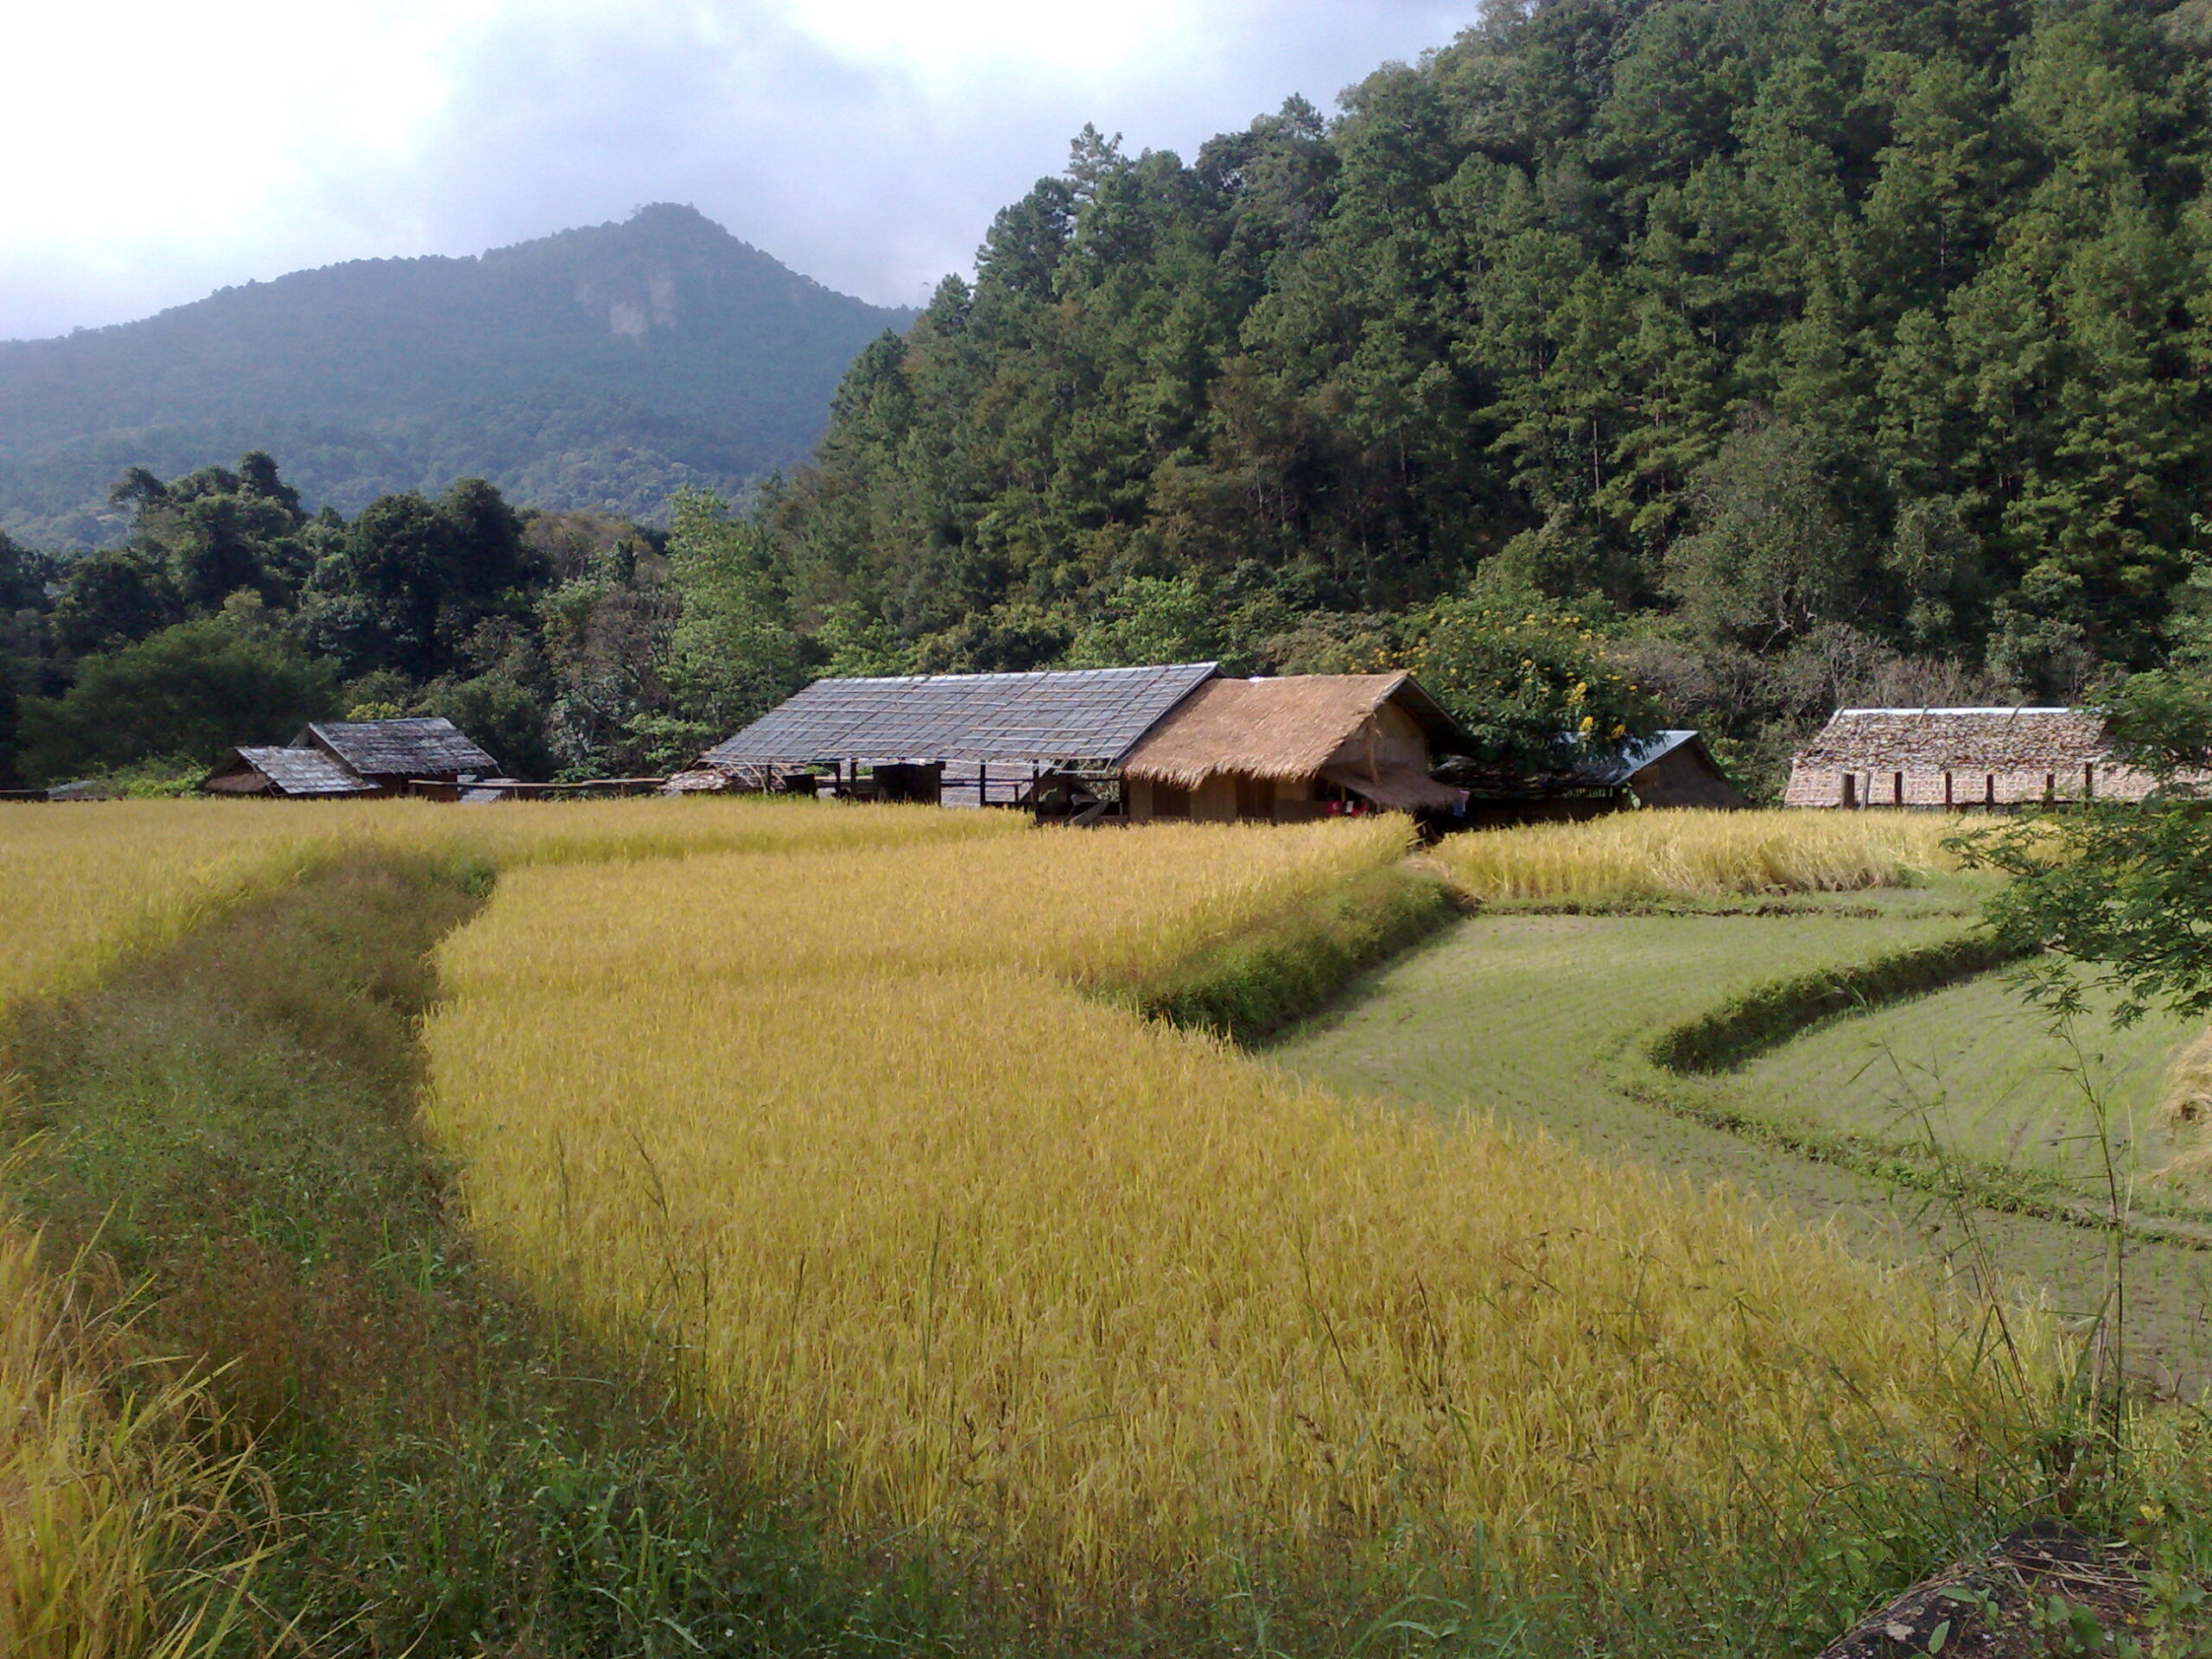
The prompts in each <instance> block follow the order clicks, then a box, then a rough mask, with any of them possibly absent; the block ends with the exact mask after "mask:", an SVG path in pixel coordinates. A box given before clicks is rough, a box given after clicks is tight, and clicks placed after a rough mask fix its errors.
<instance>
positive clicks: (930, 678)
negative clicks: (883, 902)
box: [671, 663, 1466, 823]
mask: <svg viewBox="0 0 2212 1659" xmlns="http://www.w3.org/2000/svg"><path fill="white" fill-rule="evenodd" d="M1465 742H1466V737H1465V734H1464V733H1463V732H1461V731H1460V729H1459V726H1458V724H1457V723H1456V722H1455V721H1453V720H1452V717H1451V715H1448V714H1446V712H1445V711H1444V709H1443V708H1442V706H1441V705H1440V704H1439V703H1438V702H1436V701H1435V699H1434V698H1433V697H1431V696H1429V695H1428V694H1427V692H1425V691H1423V690H1421V688H1420V687H1419V686H1418V685H1416V684H1415V683H1414V682H1413V680H1412V678H1411V677H1409V676H1407V675H1404V674H1310V675H1298V676H1294V677H1286V678H1281V679H1259V680H1245V679H1236V678H1225V677H1223V676H1222V674H1221V672H1220V670H1219V668H1218V666H1217V664H1212V663H1174V664H1164V665H1160V666H1155V667H1148V668H1091V669H1054V670H1040V671H1035V672H1032V673H1026V674H917V675H902V676H899V677H895V678H885V679H852V680H817V681H816V682H815V683H813V684H812V685H810V686H808V687H807V688H806V689H805V690H803V691H801V692H799V693H798V695H797V696H793V697H792V698H791V699H790V700H789V701H788V702H784V703H782V704H780V705H779V706H778V707H777V708H775V709H771V710H770V711H769V712H768V713H767V714H766V715H762V716H761V717H760V719H759V720H757V721H754V722H753V724H752V725H750V726H748V727H747V728H745V729H744V730H743V731H741V732H740V733H738V734H736V735H735V736H734V737H732V738H730V739H729V740H728V741H727V742H724V743H720V744H717V745H716V746H715V747H713V748H711V749H709V750H708V751H707V752H706V753H704V754H703V755H702V756H701V757H700V758H699V760H698V761H697V762H696V763H695V766H694V767H693V768H692V770H691V771H690V772H686V773H684V774H683V775H681V776H679V777H678V778H677V779H673V780H671V783H672V786H673V787H676V788H677V789H683V788H687V787H693V788H715V787H721V786H722V785H725V784H730V783H734V784H735V785H738V786H741V787H752V788H773V787H778V786H779V785H784V784H785V783H786V781H787V780H789V779H791V776H792V774H793V773H796V772H801V771H803V770H804V769H806V768H811V767H823V766H826V767H828V768H829V783H830V785H831V786H832V787H833V788H835V789H836V790H838V791H841V792H852V793H861V794H865V795H867V796H868V797H869V798H874V799H877V800H907V801H937V802H951V803H958V804H1014V803H1017V802H1020V803H1025V804H1035V805H1039V806H1043V805H1046V804H1047V800H1046V797H1047V795H1052V794H1053V792H1054V791H1057V794H1056V796H1055V797H1054V798H1057V799H1058V800H1060V801H1062V802H1070V801H1073V800H1077V799H1082V798H1089V799H1090V800H1092V801H1093V802H1094V803H1101V804H1103V801H1104V798H1107V797H1110V796H1112V795H1114V794H1116V792H1118V794H1119V797H1120V799H1119V802H1118V806H1119V809H1120V811H1121V813H1122V815H1123V816H1126V817H1131V818H1134V819H1138V820H1144V819H1150V818H1175V817H1182V818H1195V819H1201V820H1211V821H1214V822H1227V821H1230V820H1234V819H1259V820H1263V821H1266V822H1268V823H1287V822H1295V821H1297V820H1300V819H1305V818H1311V817H1323V816H1325V815H1327V814H1328V813H1330V812H1332V811H1337V812H1342V811H1347V810H1354V811H1357V810H1367V809H1368V808H1370V807H1374V808H1383V809H1395V810H1414V811H1431V812H1448V811H1451V810H1452V809H1453V808H1455V807H1456V806H1458V805H1459V804H1462V803H1464V801H1465V791H1459V790H1455V789H1452V788H1451V787H1450V786H1448V785H1443V784H1439V783H1437V782H1436V781H1435V780H1434V779H1432V778H1431V777H1430V776H1429V769H1430V767H1431V766H1432V765H1433V763H1434V760H1436V758H1437V757H1438V756H1439V755H1440V754H1441V753H1446V752H1449V751H1450V750H1452V749H1453V748H1456V747H1464V746H1465ZM862 773H865V774H866V776H865V779H863V778H862V776H861V774H862ZM800 786H802V787H811V786H812V785H810V784H805V783H804V782H802V783H801V785H800ZM1091 791H1097V794H1096V796H1093V795H1092V794H1091Z"/></svg>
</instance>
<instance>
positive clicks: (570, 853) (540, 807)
mask: <svg viewBox="0 0 2212 1659" xmlns="http://www.w3.org/2000/svg"><path fill="white" fill-rule="evenodd" d="M1020 827H1021V826H1020V823H1019V821H1018V820H1017V819H1015V818H1014V817H1013V816H1012V815H1010V814H1005V813H957V812H942V811H935V810H930V809H927V808H923V807H910V808H891V809H880V810H874V811H860V810H848V809H843V808H837V807H825V806H820V805H817V804H815V803H812V802H804V801H763V800H727V799H723V800H712V799H709V800H690V801H684V800H650V801H594V802H575V803H565V804H559V805H553V804H541V803H535V802H533V803H527V804H525V803H519V802H516V803H503V804H497V805H492V806H483V807H468V808H455V807H453V806H449V805H440V804H436V803H434V802H429V801H419V800H393V801H330V802H322V801H311V802H310V801H279V802H263V801H213V800H200V801H103V802H84V803H77V804H68V805H60V806H48V805H0V915H4V916H5V917H6V918H8V919H7V925H6V928H5V930H4V931H0V1008H4V1007H6V1005H7V1004H8V1003H10V1002H12V1001H16V999H17V998H19V997H23V996H33V995H56V994H60V993H66V992H68V991H72V990H75V989H78V988H82V987H84V986H86V985H90V984H92V983H95V982H97V981H98V980H99V978H100V976H102V975H103V974H105V972H106V971H107V970H108V969H110V968H111V967H112V966H113V965H114V964H115V963H116V962H117V961H118V959H119V958H121V957H125V956H128V955H130V954H131V953H133V952H135V951H139V950H150V949H157V948H158V947H159V946H161V945H162V944H165V943H167V942H168V941H170V940H173V939H175V938H181V936H182V935H183V934H185V933H186V932H188V931H190V930H191V929H192V928H193V927H194V926H195V925H198V924H199V923H200V921H202V920H204V919H206V918H207V917H208V916H210V915H211V914H213V912H216V911H218V910H220V909H221V908H223V907H224V906H226V905H229V904H232V903H234V902H235V901H237V900H238V899H242V898H245V897H247V896H250V895H251V894H253V893H261V892H266V891H268V890H269V889H270V888H271V887H276V886H278V885H280V884H282V883H283V881H285V880H289V879H290V878H291V877H293V876H295V875H296V874H298V873H299V872H300V871H302V870H303V869H305V868H309V867H311V866H313V865H315V864H319V863H322V862H325V861H328V860H331V859H334V858H338V857H342V856H344V855H346V854H347V853H348V852H353V851H368V850H376V849H383V850H388V851H399V852H417V853H425V854H432V855H437V854H444V853H451V852H459V851H467V852H471V853H474V854H477V855H481V856H483V857H485V858H486V859H488V860H490V861H493V862H495V863H497V864H499V866H501V867H503V868H511V867H519V866H522V865H526V864H531V863H536V862H563V861H566V862H588V861H595V860H603V859H619V858H666V857H678V856H682V855H684V854H687V853H693V852H702V851H714V850H721V851H739V850H744V849H767V848H771V847H777V846H785V845H791V844H796V843H798V842H806V843H808V844H810V845H823V844H841V843H842V844H853V845H858V844H862V843H867V844H883V843H887V842H906V841H916V842H925V841H932V840H941V839H946V838H953V839H963V838H967V837H971V836H990V835H995V834H1001V835H1002V834H1006V833H1008V832H1011V831H1016V830H1018V829H1020Z"/></svg>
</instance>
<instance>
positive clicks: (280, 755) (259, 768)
mask: <svg viewBox="0 0 2212 1659" xmlns="http://www.w3.org/2000/svg"><path fill="white" fill-rule="evenodd" d="M237 753H238V759H239V760H243V761H245V764H246V765H247V766H251V767H252V768H253V769H254V771H256V772H259V773H260V774H261V775H262V776H263V777H264V778H266V779H268V780H269V782H270V785H271V787H273V788H274V789H275V790H276V791H277V793H278V794H279V795H364V794H367V795H372V794H374V793H375V792H376V787H377V786H376V785H374V784H372V783H366V782H364V781H363V780H362V779H359V778H357V777H355V776H354V775H353V773H352V772H348V771H347V770H346V768H345V767H344V766H340V764H339V763H338V762H337V761H335V760H332V759H331V758H330V757H329V756H328V755H327V754H325V753H323V752H322V751H321V749H259V748H255V749H243V748H242V749H239V750H238V752H237Z"/></svg>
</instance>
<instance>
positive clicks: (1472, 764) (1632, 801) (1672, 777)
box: [1436, 731, 1751, 829]
mask: <svg viewBox="0 0 2212 1659" xmlns="http://www.w3.org/2000/svg"><path fill="white" fill-rule="evenodd" d="M1560 744H1561V746H1562V748H1563V750H1565V751H1566V752H1570V753H1571V752H1572V749H1573V747H1574V745H1573V739H1572V738H1571V737H1570V736H1569V735H1568V734H1561V735H1560ZM1436 775H1437V776H1438V777H1439V778H1440V779H1442V780H1443V781H1444V782H1446V783H1448V784H1452V785H1459V787H1462V788H1464V789H1465V791H1467V808H1466V814H1465V816H1466V819H1467V822H1468V823H1469V824H1470V825H1471V827H1474V828H1478V829H1492V828H1497V827H1501V826H1504V825H1509V824H1516V823H1561V822H1566V823H1579V822H1580V821H1582V820H1584V819H1586V818H1595V817H1603V816H1605V814H1606V813H1609V812H1619V811H1624V810H1631V809H1634V808H1637V807H1659V808H1664V807H1685V806H1691V807H1713V808H1723V809H1730V810H1732V809H1735V808H1738V807H1745V806H1749V805H1750V804H1751V800H1750V798H1749V797H1747V796H1745V794H1744V792H1743V791H1741V790H1739V789H1738V788H1737V787H1736V785H1733V784H1732V783H1731V782H1729V781H1728V775H1727V774H1726V772H1722V771H1721V769H1720V766H1719V762H1718V761H1716V760H1714V759H1713V751H1712V750H1710V749H1708V748H1707V747H1706V745H1705V740H1704V739H1703V738H1702V737H1700V735H1699V734H1697V733H1695V732H1694V731H1663V732H1655V733H1654V734H1652V735H1651V736H1649V737H1648V738H1644V739H1643V740H1641V741H1637V742H1635V743H1631V744H1630V745H1628V746H1627V747H1625V748H1624V749H1622V750H1621V751H1620V753H1618V754H1600V755H1599V756H1597V757H1594V758H1592V759H1587V760H1579V761H1574V762H1573V763H1571V764H1567V765H1564V766H1558V767H1555V768H1554V769H1552V770H1550V771H1521V770H1516V769H1515V768H1513V767H1510V766H1497V765H1492V764H1484V763H1479V762H1476V761H1472V760H1459V759H1454V760H1447V761H1446V762H1444V763H1443V764H1442V765H1440V766H1438V767H1437V770H1436Z"/></svg>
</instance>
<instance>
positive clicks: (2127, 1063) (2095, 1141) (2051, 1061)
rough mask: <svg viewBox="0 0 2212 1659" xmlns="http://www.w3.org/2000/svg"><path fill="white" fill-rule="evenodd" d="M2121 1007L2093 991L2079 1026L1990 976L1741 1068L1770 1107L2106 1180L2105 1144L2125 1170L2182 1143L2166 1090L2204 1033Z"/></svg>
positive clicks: (1842, 1023) (1841, 1127)
mask: <svg viewBox="0 0 2212 1659" xmlns="http://www.w3.org/2000/svg"><path fill="white" fill-rule="evenodd" d="M2114 1000H2115V999H2113V998H2112V997H2110V996H2098V995H2092V996H2091V998H2090V1008H2089V1012H2088V1014H2083V1015H2082V1016H2079V1017H2077V1018H2075V1019H2074V1020H2071V1021H2070V1022H2069V1029H2070V1033H2071V1039H2070V1040H2069V1036H2068V1035H2067V1034H2066V1032H2065V1031H2063V1030H2060V1029H2056V1028H2054V1022H2053V1020H2052V1017H2051V1016H2050V1014H2049V1013H2048V1012H2046V1011H2045V1010H2043V1009H2040V1008H2037V1007H2032V1006H2031V1005H2029V1004H2028V1003H2026V1002H2024V1001H2022V1000H2021V998H2020V996H2019V995H2018V992H2017V991H2015V990H2014V989H2013V988H2012V987H2011V986H2010V985H2009V984H2008V983H2007V982H2005V977H2004V976H2002V975H1996V974H1993V975H1987V976H1983V977H1981V978H1980V979H1976V980H1972V981H1969V982H1967V983H1966V984H1963V985H1955V986H1952V987H1950V988H1947V989H1945V990H1941V991H1937V992H1936V993H1934V994H1932V995H1928V996H1923V997H1916V998H1915V999H1913V1000H1912V1001H1909V1002H1903V1003H1899V1004H1897V1005H1895V1006H1893V1007H1886V1008H1880V1009H1877V1010H1875V1011H1874V1012H1872V1013H1871V1014H1866V1015H1863V1016H1860V1017H1859V1018H1856V1019H1850V1020H1836V1021H1834V1022H1833V1023H1831V1024H1828V1025H1827V1026H1825V1027H1821V1028H1818V1029H1816V1030H1814V1031H1812V1032H1810V1033H1807V1034H1806V1035H1805V1036H1803V1037H1802V1038H1800V1039H1798V1040H1796V1042H1793V1043H1790V1044H1789V1045H1788V1046H1785V1047H1783V1048H1782V1049H1779V1050H1777V1051H1776V1052H1773V1053H1771V1054H1768V1055H1765V1056H1763V1057H1762V1058H1760V1059H1758V1060H1757V1061H1755V1062H1754V1063H1752V1064H1751V1065H1749V1066H1747V1067H1745V1069H1744V1071H1742V1072H1741V1073H1739V1074H1738V1075H1739V1078H1740V1082H1741V1084H1742V1086H1744V1087H1745V1088H1747V1089H1749V1090H1751V1092H1752V1093H1753V1094H1754V1095H1755V1096H1757V1097H1758V1100H1759V1101H1760V1102H1761V1103H1762V1104H1764V1105H1765V1106H1766V1107H1767V1108H1768V1109H1770V1110H1772V1111H1777V1112H1783V1113H1787V1114H1788V1115H1789V1116H1794V1117H1797V1118H1800V1119H1802V1120H1803V1121H1805V1122H1810V1123H1814V1124H1817V1125H1819V1126H1820V1127H1821V1128H1828V1129H1833V1130H1838V1131H1841V1132H1843V1133H1846V1134H1850V1135H1860V1136H1863V1137H1866V1139H1868V1140H1872V1141H1911V1142H1922V1141H1927V1140H1928V1139H1929V1137H1930V1136H1933V1137H1934V1138H1935V1139H1936V1140H1937V1141H1940V1142H1941V1143H1942V1145H1943V1146H1944V1147H1946V1148H1948V1150H1950V1151H1952V1152H1955V1153H1958V1154H1962V1155H1963V1156H1966V1157H1968V1158H1974V1159H1980V1160H1987V1161H1989V1162H1993V1163H1999V1164H2006V1165H2011V1166H2017V1167H2024V1168H2029V1169H2037V1170H2042V1171H2046V1172H2048V1173H2051V1174H2055V1175H2060V1176H2063V1177H2067V1178H2069V1179H2074V1180H2076V1181H2079V1182H2082V1183H2083V1184H2084V1185H2095V1184H2100V1183H2101V1181H2102V1179H2103V1176H2104V1159H2105V1153H2106V1149H2107V1147H2109V1148H2110V1150H2111V1152H2112V1153H2113V1156H2114V1158H2115V1160H2116V1164H2117V1166H2118V1167H2119V1169H2120V1171H2122V1172H2123V1173H2128V1174H2142V1173H2148V1172H2149V1171H2151V1170H2154V1169H2156V1168H2157V1167H2158V1166H2160V1165H2161V1164H2164V1162H2165V1161H2166V1160H2167V1159H2169V1158H2170V1157H2171V1156H2172V1154H2173V1151H2174V1148H2173V1147H2172V1145H2171V1142H2170V1141H2168V1139H2167V1137H2166V1135H2164V1132H2163V1130H2162V1129H2161V1128H2159V1126H2158V1120H2157V1116H2156V1112H2155V1107H2156V1105H2157V1103H2158V1085H2159V1081H2160V1079H2161V1077H2163V1076H2164V1071H2165V1068H2166V1065H2167V1063H2168V1061H2169V1060H2170V1059H2171V1058H2172V1056H2173V1052H2174V1051H2175V1049H2177V1047H2179V1046H2181V1045H2182V1044H2183V1043H2184V1042H2186V1041H2188V1040H2189V1039H2190V1037H2191V1036H2192V1035H2194V1034H2195V1031H2196V1027H2193V1026H2192V1025H2190V1023H2189V1022H2187V1021H2185V1020H2177V1019H2175V1018H2173V1017H2171V1016H2170V1015H2153V1016H2152V1017H2149V1018H2146V1019H2145V1020H2141V1021H2140V1022H2139V1023H2138V1024H2136V1025H2134V1026H2132V1027H2128V1028H2126V1030H2114V1029H2113V1026H2112V1023H2111V1020H2110V1019H2109V1017H2108V1016H2109V1014H2110V1013H2111V1008H2112V1004H2113V1001H2114Z"/></svg>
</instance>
